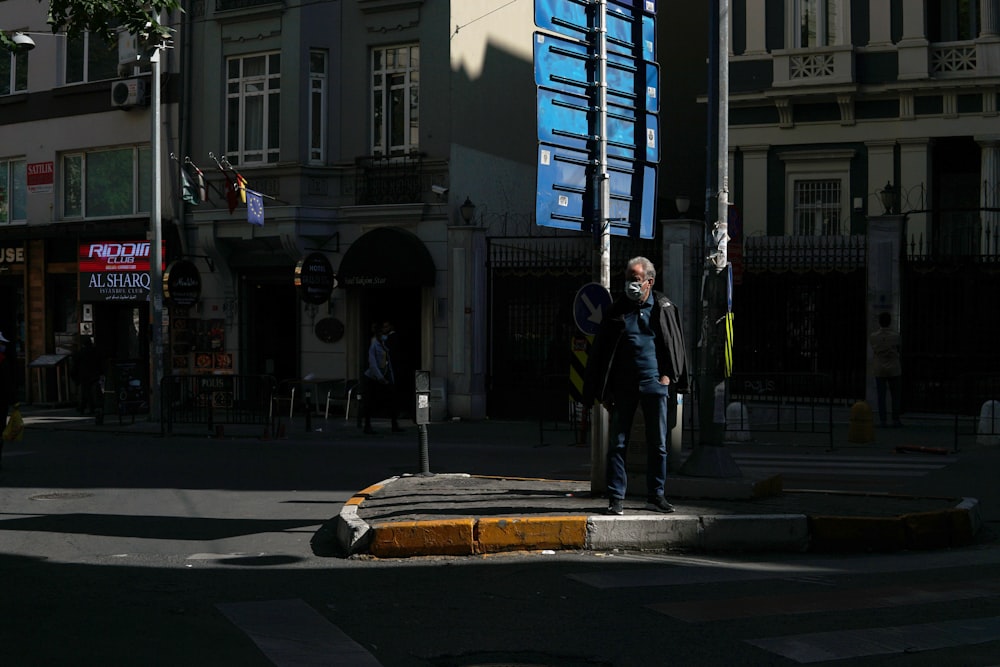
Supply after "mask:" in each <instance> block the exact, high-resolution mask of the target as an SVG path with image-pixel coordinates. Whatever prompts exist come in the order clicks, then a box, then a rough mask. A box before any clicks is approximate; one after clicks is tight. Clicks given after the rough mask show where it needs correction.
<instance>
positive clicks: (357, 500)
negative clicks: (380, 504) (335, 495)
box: [344, 484, 383, 505]
mask: <svg viewBox="0 0 1000 667" xmlns="http://www.w3.org/2000/svg"><path fill="white" fill-rule="evenodd" d="M382 486H383V485H382V484H372V485H371V486H369V487H368V488H367V489H362V490H361V491H358V492H357V493H355V494H354V495H353V496H351V497H350V498H348V499H347V502H346V503H344V504H345V505H360V504H361V503H363V502H364V501H366V500H368V498H370V497H371V495H372V494H373V493H375V492H376V491H378V490H379V489H381V488H382Z"/></svg>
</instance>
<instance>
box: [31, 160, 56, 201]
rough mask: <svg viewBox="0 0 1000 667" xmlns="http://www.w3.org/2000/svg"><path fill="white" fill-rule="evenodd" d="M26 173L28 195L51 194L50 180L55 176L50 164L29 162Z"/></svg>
mask: <svg viewBox="0 0 1000 667" xmlns="http://www.w3.org/2000/svg"><path fill="white" fill-rule="evenodd" d="M27 171H28V174H27V176H28V192H29V193H30V194H36V193H39V192H52V180H53V175H54V174H55V170H54V169H53V163H52V162H29V163H28V169H27Z"/></svg>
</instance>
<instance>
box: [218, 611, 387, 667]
mask: <svg viewBox="0 0 1000 667" xmlns="http://www.w3.org/2000/svg"><path fill="white" fill-rule="evenodd" d="M216 607H217V608H218V609H219V611H221V612H222V613H223V614H224V615H225V616H226V618H228V619H229V620H230V621H231V622H232V623H233V624H234V625H235V626H236V627H238V628H239V629H240V630H242V631H243V632H245V633H246V634H247V635H248V636H249V637H250V639H252V640H253V642H254V643H255V644H256V645H257V647H258V648H260V650H261V651H262V652H263V653H264V655H266V656H267V658H268V659H269V660H270V661H271V662H273V663H274V664H275V665H276V666H277V667H319V666H320V665H323V666H325V667H381V663H380V662H378V661H377V660H376V659H375V656H373V655H372V654H371V653H369V652H368V651H366V650H365V648H364V647H363V646H361V645H360V644H358V643H357V642H355V641H354V640H353V639H351V638H350V637H348V636H347V635H346V634H345V633H344V632H343V631H342V630H341V629H340V628H338V627H337V626H335V625H333V624H332V623H330V622H329V621H328V620H326V619H325V618H323V616H322V615H320V614H319V612H317V611H316V610H315V609H313V608H312V607H310V606H309V605H308V604H306V603H305V602H304V601H302V600H264V601H255V602H226V603H220V604H217V605H216Z"/></svg>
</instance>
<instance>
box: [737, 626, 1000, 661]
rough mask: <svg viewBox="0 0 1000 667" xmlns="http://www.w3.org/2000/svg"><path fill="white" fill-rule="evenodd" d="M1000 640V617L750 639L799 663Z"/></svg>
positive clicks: (911, 651) (761, 646) (752, 643)
mask: <svg viewBox="0 0 1000 667" xmlns="http://www.w3.org/2000/svg"><path fill="white" fill-rule="evenodd" d="M998 640H1000V616H993V617H988V618H966V619H960V620H954V621H935V622H933V623H921V624H917V625H900V626H895V627H886V628H870V629H856V630H841V631H830V632H809V633H804V634H799V635H787V636H784V637H765V638H762V639H748V640H746V641H747V643H748V644H751V645H753V646H757V647H759V648H762V649H764V650H766V651H770V652H771V653H777V654H778V655H781V656H784V657H786V658H789V659H791V660H794V661H796V662H798V663H800V664H801V663H811V662H825V661H828V660H845V659H848V658H860V657H864V656H871V655H893V654H900V653H913V652H915V651H931V650H935V649H942V648H948V647H951V646H967V645H970V644H984V643H986V642H994V641H998Z"/></svg>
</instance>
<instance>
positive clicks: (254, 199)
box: [247, 188, 264, 227]
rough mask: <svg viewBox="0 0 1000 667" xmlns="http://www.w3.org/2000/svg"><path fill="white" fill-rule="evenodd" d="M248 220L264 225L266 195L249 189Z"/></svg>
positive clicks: (252, 223)
mask: <svg viewBox="0 0 1000 667" xmlns="http://www.w3.org/2000/svg"><path fill="white" fill-rule="evenodd" d="M247 222H249V223H250V224H251V225H257V226H259V227H263V226H264V197H263V196H262V195H261V194H260V193H259V192H254V191H253V190H250V189H249V188H248V189H247Z"/></svg>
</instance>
